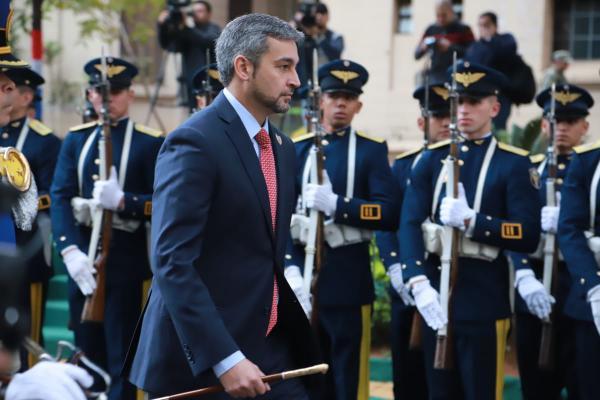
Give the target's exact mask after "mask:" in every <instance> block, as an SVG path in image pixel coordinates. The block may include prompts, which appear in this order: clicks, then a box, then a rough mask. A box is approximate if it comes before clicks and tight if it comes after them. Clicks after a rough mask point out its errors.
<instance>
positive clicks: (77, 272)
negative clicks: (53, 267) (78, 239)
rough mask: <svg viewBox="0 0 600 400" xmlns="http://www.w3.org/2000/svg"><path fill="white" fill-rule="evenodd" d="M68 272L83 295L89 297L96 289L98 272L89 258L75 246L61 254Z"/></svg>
mask: <svg viewBox="0 0 600 400" xmlns="http://www.w3.org/2000/svg"><path fill="white" fill-rule="evenodd" d="M60 254H61V255H62V257H63V261H64V263H65V266H66V267H67V271H68V272H69V275H71V278H73V280H74V281H75V283H77V286H79V290H81V293H83V294H84V295H86V296H88V295H90V294H92V293H93V292H94V289H96V279H94V273H95V272H96V270H95V269H94V267H93V266H92V265H91V263H90V260H89V259H88V256H87V255H86V254H85V253H84V252H83V251H81V250H79V248H78V247H77V246H75V245H71V246H68V247H67V248H65V249H64V250H63V251H62V252H61V253H60Z"/></svg>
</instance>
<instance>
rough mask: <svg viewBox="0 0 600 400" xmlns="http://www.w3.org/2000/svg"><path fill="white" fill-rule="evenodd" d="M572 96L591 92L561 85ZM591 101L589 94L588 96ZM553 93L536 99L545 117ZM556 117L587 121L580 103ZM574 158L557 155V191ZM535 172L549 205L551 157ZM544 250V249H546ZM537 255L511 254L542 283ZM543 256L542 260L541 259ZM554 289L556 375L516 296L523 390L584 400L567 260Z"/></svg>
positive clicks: (567, 105)
mask: <svg viewBox="0 0 600 400" xmlns="http://www.w3.org/2000/svg"><path fill="white" fill-rule="evenodd" d="M570 93H580V94H584V93H585V94H587V91H585V89H582V88H579V87H576V86H574V85H564V86H562V85H561V86H560V87H559V88H558V89H557V91H556V95H557V96H558V98H559V99H560V98H563V97H565V98H567V97H568V94H570ZM587 95H588V96H589V94H587ZM551 96H552V91H551V89H550V88H548V89H546V90H544V91H542V92H541V93H540V94H538V96H537V97H536V101H537V103H538V105H539V106H540V107H542V108H543V109H544V113H545V114H548V113H549V111H550V103H551ZM555 104H556V106H555V116H556V119H557V121H559V122H560V121H561V120H565V119H566V120H573V119H577V118H581V116H582V113H581V109H580V106H581V104H576V103H574V102H560V101H556V102H555ZM572 158H573V155H572V154H559V155H557V156H556V180H555V190H556V191H557V192H560V191H561V189H562V186H563V183H564V180H565V178H566V176H567V171H569V166H570V164H571V159H572ZM531 160H532V162H533V163H534V166H535V168H536V169H537V171H538V173H539V182H540V191H539V195H540V201H541V204H542V206H544V205H546V181H547V179H548V164H547V160H546V157H545V156H544V155H543V154H539V155H536V156H532V157H531ZM540 250H541V249H540ZM536 254H538V255H537V256H529V255H527V254H518V253H513V254H511V258H512V261H513V265H514V267H515V270H519V269H524V268H530V269H532V270H533V271H534V273H535V276H536V277H537V278H538V279H539V280H540V281H541V280H542V278H543V269H544V262H543V255H542V252H541V251H538V252H536ZM540 256H541V257H540ZM554 279H557V280H556V283H555V285H554V287H555V290H554V291H553V293H552V295H553V296H554V298H555V299H556V304H555V305H554V306H553V313H552V322H553V327H554V329H555V337H554V345H555V348H554V356H555V359H554V363H553V364H554V368H553V369H552V370H550V371H544V370H541V369H540V368H539V366H538V357H539V349H540V341H541V330H542V329H541V326H542V324H541V321H540V320H539V318H537V317H536V316H534V315H533V314H531V312H530V311H529V309H528V308H527V305H526V304H525V302H524V301H523V299H522V298H521V296H520V295H519V293H518V291H516V293H515V312H516V323H517V349H527V350H526V351H517V356H518V363H519V374H520V377H521V389H522V391H523V396H524V397H525V398H526V399H540V400H541V399H551V398H557V397H558V396H559V395H560V392H561V391H562V389H563V388H565V387H566V388H567V391H568V394H569V397H570V398H571V397H573V398H578V388H577V379H576V375H577V374H576V372H575V365H574V362H575V360H574V355H575V352H574V350H575V342H574V335H573V326H574V324H575V322H574V321H573V320H572V319H571V317H569V316H568V315H565V313H564V309H565V306H568V305H569V304H573V302H576V301H577V300H576V299H575V298H574V297H573V294H574V292H572V291H570V290H569V289H570V287H571V277H570V275H569V271H568V270H567V264H566V263H565V261H563V260H562V259H561V260H560V261H559V262H558V277H556V278H554Z"/></svg>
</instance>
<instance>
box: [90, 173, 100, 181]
mask: <svg viewBox="0 0 600 400" xmlns="http://www.w3.org/2000/svg"><path fill="white" fill-rule="evenodd" d="M92 179H93V180H95V181H97V180H98V179H100V177H99V176H98V175H97V174H94V175H92Z"/></svg>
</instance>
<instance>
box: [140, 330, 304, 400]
mask: <svg viewBox="0 0 600 400" xmlns="http://www.w3.org/2000/svg"><path fill="white" fill-rule="evenodd" d="M267 348H268V349H269V350H268V351H269V354H270V356H269V357H265V360H266V361H265V363H264V364H263V365H261V366H260V368H261V370H262V372H264V373H265V374H266V375H270V374H275V373H279V372H283V371H287V370H290V369H295V368H298V367H296V366H295V365H294V362H293V361H292V358H291V349H290V347H289V345H288V343H287V341H286V340H285V337H284V336H283V334H282V332H281V331H280V330H279V329H278V325H276V326H275V329H274V330H273V331H272V332H271V334H270V335H269V336H268V337H267ZM250 361H253V360H250ZM198 389H200V388H198ZM169 394H171V395H172V394H174V393H149V397H150V398H151V399H153V398H155V397H162V396H168V395H169ZM198 399H199V400H200V399H201V400H231V399H233V397H231V396H229V395H227V394H226V393H218V394H214V395H205V396H201V397H198ZM254 399H256V400H309V397H308V395H307V393H306V390H305V388H304V384H303V383H302V380H301V379H290V380H287V381H280V382H276V383H272V384H271V391H269V392H267V393H265V394H264V395H262V396H257V397H255V398H254Z"/></svg>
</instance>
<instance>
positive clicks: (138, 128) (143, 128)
mask: <svg viewBox="0 0 600 400" xmlns="http://www.w3.org/2000/svg"><path fill="white" fill-rule="evenodd" d="M135 130H136V131H138V132H141V133H145V134H146V135H150V136H152V137H161V136H164V135H163V131H161V130H158V129H153V128H149V127H147V126H145V125H142V124H135Z"/></svg>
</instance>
